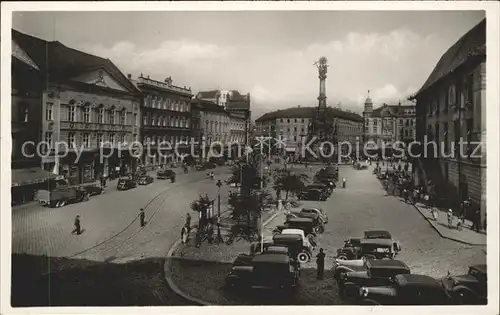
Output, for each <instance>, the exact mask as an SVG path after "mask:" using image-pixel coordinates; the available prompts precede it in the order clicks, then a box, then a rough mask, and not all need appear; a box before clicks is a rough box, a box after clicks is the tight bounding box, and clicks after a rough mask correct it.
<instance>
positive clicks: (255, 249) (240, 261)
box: [233, 241, 289, 267]
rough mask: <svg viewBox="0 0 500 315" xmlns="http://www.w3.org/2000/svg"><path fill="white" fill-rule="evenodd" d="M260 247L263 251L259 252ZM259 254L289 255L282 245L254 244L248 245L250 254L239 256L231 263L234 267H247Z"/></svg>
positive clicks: (270, 243) (286, 248) (269, 243)
mask: <svg viewBox="0 0 500 315" xmlns="http://www.w3.org/2000/svg"><path fill="white" fill-rule="evenodd" d="M261 246H262V248H263V251H261ZM260 254H285V255H289V251H288V247H286V246H284V245H275V244H274V243H273V242H272V241H271V242H264V243H263V244H262V245H261V244H260V242H255V243H253V244H252V245H250V254H239V255H238V256H237V257H236V259H235V260H234V262H233V267H234V266H248V265H250V264H251V263H252V259H253V257H255V256H256V255H260Z"/></svg>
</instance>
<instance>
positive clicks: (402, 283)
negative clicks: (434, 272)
mask: <svg viewBox="0 0 500 315" xmlns="http://www.w3.org/2000/svg"><path fill="white" fill-rule="evenodd" d="M358 295H359V297H357V299H358V301H359V302H360V304H362V305H449V304H453V300H452V298H451V296H450V295H449V292H448V291H447V290H446V289H445V287H444V286H443V284H442V282H441V281H439V280H436V279H434V278H432V277H429V276H425V275H417V274H399V275H396V276H394V278H393V280H392V281H391V284H390V285H387V286H373V287H368V286H366V287H361V288H360V289H359V292H358Z"/></svg>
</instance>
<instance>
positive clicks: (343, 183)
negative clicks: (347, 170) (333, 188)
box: [342, 177, 347, 188]
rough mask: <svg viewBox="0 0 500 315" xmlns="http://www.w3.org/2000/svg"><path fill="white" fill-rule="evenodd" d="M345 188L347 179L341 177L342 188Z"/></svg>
mask: <svg viewBox="0 0 500 315" xmlns="http://www.w3.org/2000/svg"><path fill="white" fill-rule="evenodd" d="M346 187H347V178H345V177H342V188H346Z"/></svg>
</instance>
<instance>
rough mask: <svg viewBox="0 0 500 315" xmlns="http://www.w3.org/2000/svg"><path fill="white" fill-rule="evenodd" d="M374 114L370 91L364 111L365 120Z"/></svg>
mask: <svg viewBox="0 0 500 315" xmlns="http://www.w3.org/2000/svg"><path fill="white" fill-rule="evenodd" d="M372 112H373V102H372V99H371V98H370V90H368V97H367V98H366V100H365V110H364V111H363V118H370V117H371V115H372Z"/></svg>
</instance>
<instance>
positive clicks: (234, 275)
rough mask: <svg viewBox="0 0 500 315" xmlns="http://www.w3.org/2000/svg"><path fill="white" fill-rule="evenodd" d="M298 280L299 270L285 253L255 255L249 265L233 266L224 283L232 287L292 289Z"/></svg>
mask: <svg viewBox="0 0 500 315" xmlns="http://www.w3.org/2000/svg"><path fill="white" fill-rule="evenodd" d="M270 275H272V277H271V276H270ZM298 282H299V271H298V270H297V268H296V267H295V266H294V264H293V263H292V262H291V260H290V257H288V255H285V254H265V253H264V254H260V255H256V256H255V257H253V258H252V261H251V264H250V265H247V266H234V267H232V268H231V272H230V273H229V274H228V275H227V276H226V285H227V286H228V287H232V288H245V287H247V288H248V287H250V288H254V287H268V288H277V289H293V288H294V287H296V286H297V284H298Z"/></svg>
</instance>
